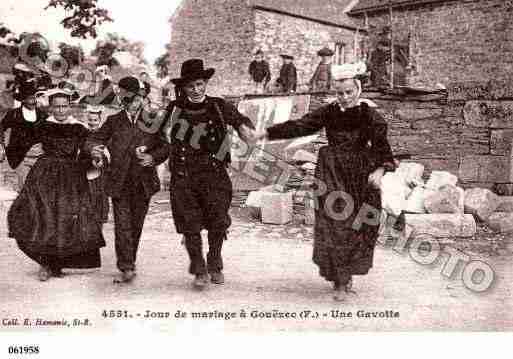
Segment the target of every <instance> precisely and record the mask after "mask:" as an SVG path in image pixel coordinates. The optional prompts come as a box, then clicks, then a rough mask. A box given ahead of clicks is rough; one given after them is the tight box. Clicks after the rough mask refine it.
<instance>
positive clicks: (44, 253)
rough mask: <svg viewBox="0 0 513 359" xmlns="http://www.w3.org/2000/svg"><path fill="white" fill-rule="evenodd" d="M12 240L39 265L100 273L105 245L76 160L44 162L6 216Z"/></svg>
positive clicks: (32, 174) (41, 160)
mask: <svg viewBox="0 0 513 359" xmlns="http://www.w3.org/2000/svg"><path fill="white" fill-rule="evenodd" d="M7 219H8V226H9V237H11V238H15V239H16V242H17V244H18V247H19V248H20V249H21V250H22V251H23V252H24V253H25V254H26V255H27V256H28V257H29V258H31V259H33V260H34V261H36V262H37V263H39V264H41V265H43V266H48V267H51V268H55V269H60V268H96V267H99V266H100V265H101V259H100V248H101V247H104V246H105V241H104V239H103V234H102V226H101V222H100V221H98V220H97V217H96V213H95V206H94V205H93V203H92V201H91V195H90V191H89V186H88V183H87V179H86V176H85V172H84V171H83V169H82V168H81V167H80V165H79V164H78V163H77V162H76V161H73V160H70V159H65V158H52V157H42V158H40V159H38V161H37V162H36V164H35V165H34V167H32V169H31V171H30V172H29V174H28V176H27V179H26V182H25V184H24V186H23V188H22V190H21V192H20V194H19V195H18V197H17V198H16V199H15V201H14V202H13V204H12V206H11V208H10V209H9V212H8V216H7Z"/></svg>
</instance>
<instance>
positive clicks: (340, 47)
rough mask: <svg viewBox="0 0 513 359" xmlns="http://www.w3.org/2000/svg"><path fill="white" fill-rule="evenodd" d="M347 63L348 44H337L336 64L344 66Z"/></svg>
mask: <svg viewBox="0 0 513 359" xmlns="http://www.w3.org/2000/svg"><path fill="white" fill-rule="evenodd" d="M345 62H346V44H344V43H343V42H337V43H336V44H335V64H337V65H342V64H343V63H345Z"/></svg>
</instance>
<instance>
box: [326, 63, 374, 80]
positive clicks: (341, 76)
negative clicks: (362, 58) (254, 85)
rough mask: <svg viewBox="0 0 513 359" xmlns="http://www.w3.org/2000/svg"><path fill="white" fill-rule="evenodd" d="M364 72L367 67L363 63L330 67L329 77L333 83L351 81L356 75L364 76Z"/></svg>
mask: <svg viewBox="0 0 513 359" xmlns="http://www.w3.org/2000/svg"><path fill="white" fill-rule="evenodd" d="M366 72H367V66H366V65H365V63H363V62H356V63H354V64H342V65H332V66H331V77H332V79H333V80H335V81H338V80H345V79H353V78H355V77H356V76H358V75H363V74H365V73H366Z"/></svg>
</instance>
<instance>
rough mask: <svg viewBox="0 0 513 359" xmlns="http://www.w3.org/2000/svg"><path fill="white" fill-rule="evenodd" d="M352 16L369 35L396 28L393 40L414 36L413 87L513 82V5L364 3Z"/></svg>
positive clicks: (428, 0) (498, 1) (420, 0)
mask: <svg viewBox="0 0 513 359" xmlns="http://www.w3.org/2000/svg"><path fill="white" fill-rule="evenodd" d="M348 15H349V16H351V17H352V19H353V21H357V22H359V23H360V24H361V25H364V26H365V27H366V28H367V27H368V28H369V29H370V32H372V29H373V28H382V27H383V26H386V25H387V26H391V29H392V32H393V35H392V36H393V38H394V41H397V42H406V41H408V38H410V40H411V41H410V58H411V61H412V64H413V65H414V67H413V71H412V74H411V79H410V80H411V82H412V83H417V84H435V83H437V82H439V83H442V84H444V85H446V86H450V85H451V84H452V83H457V82H478V83H482V82H488V81H490V80H496V79H499V80H500V79H505V78H509V79H511V78H513V75H512V74H513V62H512V61H511V59H512V58H513V36H511V33H512V31H513V2H511V1H503V0H473V1H463V0H416V1H412V0H391V1H388V0H360V1H358V3H357V4H356V5H355V6H354V7H353V8H352V9H351V10H350V11H349V12H348ZM390 16H392V20H391V18H390Z"/></svg>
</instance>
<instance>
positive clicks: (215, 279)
mask: <svg viewBox="0 0 513 359" xmlns="http://www.w3.org/2000/svg"><path fill="white" fill-rule="evenodd" d="M210 281H211V282H212V283H214V284H224V274H223V272H214V273H210Z"/></svg>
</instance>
